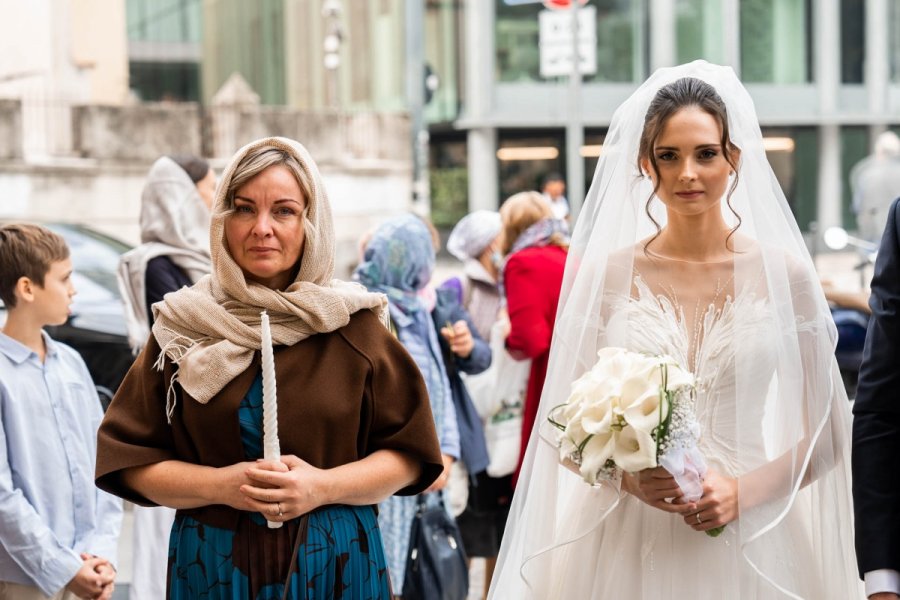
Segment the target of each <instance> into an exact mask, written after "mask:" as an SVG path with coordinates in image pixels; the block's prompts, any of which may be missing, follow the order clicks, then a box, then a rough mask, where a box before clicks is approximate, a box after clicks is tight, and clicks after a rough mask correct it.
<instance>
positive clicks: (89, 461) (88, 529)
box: [0, 224, 122, 600]
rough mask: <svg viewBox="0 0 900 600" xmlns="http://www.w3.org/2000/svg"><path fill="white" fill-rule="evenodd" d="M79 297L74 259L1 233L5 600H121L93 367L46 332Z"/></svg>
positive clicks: (0, 594) (118, 516)
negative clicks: (103, 483)
mask: <svg viewBox="0 0 900 600" xmlns="http://www.w3.org/2000/svg"><path fill="white" fill-rule="evenodd" d="M74 295H75V288H74V287H73V285H72V260H71V259H70V257H69V248H68V247H67V246H66V243H65V241H64V240H63V239H62V237H60V236H59V235H57V234H55V233H53V232H51V231H49V230H47V229H45V228H43V227H37V226H34V225H16V224H11V225H5V226H2V227H0V299H2V300H3V303H4V304H5V305H6V309H7V318H6V323H5V324H4V326H3V331H2V333H0V422H2V427H0V499H2V509H0V598H3V599H4V600H46V599H48V598H52V599H53V600H63V599H65V600H74V599H75V598H92V599H98V600H109V599H110V598H112V594H113V590H114V587H115V577H116V567H115V565H116V551H117V546H118V541H119V531H120V528H121V524H122V502H121V501H120V500H119V499H118V498H114V497H112V496H110V495H109V494H107V493H105V492H101V491H99V490H97V489H96V488H95V487H94V484H93V481H92V479H91V474H92V471H93V469H94V459H95V450H96V444H97V426H98V425H99V424H100V419H101V418H102V410H101V408H100V402H99V401H98V399H97V393H96V391H95V388H94V383H93V381H91V376H90V374H89V373H88V370H87V367H86V366H85V364H84V361H83V360H82V359H81V357H80V356H79V355H78V353H77V352H75V351H74V350H73V349H72V348H70V347H68V346H66V345H65V344H62V343H59V342H56V341H54V340H53V339H52V338H51V337H50V336H49V335H47V333H46V332H45V331H43V327H45V326H47V325H62V324H63V323H65V322H66V320H67V319H68V317H69V314H70V305H71V303H72V297H73V296H74Z"/></svg>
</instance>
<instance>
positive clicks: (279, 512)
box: [275, 502, 284, 517]
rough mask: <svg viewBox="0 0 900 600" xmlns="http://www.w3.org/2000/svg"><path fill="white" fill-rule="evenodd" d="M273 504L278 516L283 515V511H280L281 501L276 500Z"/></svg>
mask: <svg viewBox="0 0 900 600" xmlns="http://www.w3.org/2000/svg"><path fill="white" fill-rule="evenodd" d="M275 505H276V506H277V507H278V516H279V517H283V516H284V513H283V512H282V511H281V502H276V503H275Z"/></svg>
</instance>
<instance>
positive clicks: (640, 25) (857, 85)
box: [432, 0, 900, 230]
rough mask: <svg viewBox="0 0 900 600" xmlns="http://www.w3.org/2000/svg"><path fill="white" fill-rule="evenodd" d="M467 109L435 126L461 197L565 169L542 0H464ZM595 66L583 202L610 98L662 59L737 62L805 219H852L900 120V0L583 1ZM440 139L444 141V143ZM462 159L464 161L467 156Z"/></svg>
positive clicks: (563, 92)
mask: <svg viewBox="0 0 900 600" xmlns="http://www.w3.org/2000/svg"><path fill="white" fill-rule="evenodd" d="M457 4H458V6H459V10H461V11H463V12H464V20H463V36H462V39H463V44H462V46H461V56H462V57H463V58H462V62H463V69H462V70H463V72H464V74H465V75H464V80H463V81H462V82H461V83H460V87H461V88H462V89H463V94H462V102H461V106H462V111H461V113H460V115H459V116H458V118H456V119H453V120H452V121H451V123H450V124H449V125H450V126H447V124H436V125H433V126H432V141H433V148H432V161H433V163H436V164H433V165H432V176H434V174H435V173H438V174H439V173H440V172H441V169H445V168H446V169H454V168H455V169H460V168H463V167H464V168H465V173H466V180H467V182H466V187H467V191H468V193H467V196H468V202H467V207H468V208H469V209H477V208H496V207H497V206H498V204H499V202H501V201H502V200H503V199H505V198H506V197H508V196H509V195H511V194H513V193H515V192H518V191H521V190H523V189H533V188H536V187H537V186H538V184H539V181H540V179H541V177H542V176H543V175H545V174H546V173H548V172H554V171H555V172H561V173H564V174H565V173H567V171H568V172H569V173H571V172H572V169H571V168H567V166H568V165H569V162H570V160H571V159H572V158H573V157H572V156H571V155H572V154H574V152H572V151H571V150H570V149H567V144H566V126H567V125H568V124H569V117H570V115H571V107H572V104H571V98H570V97H569V89H570V87H569V85H568V83H567V80H566V78H553V79H544V78H541V76H540V74H539V57H540V50H539V45H538V13H539V12H540V11H541V10H543V6H542V5H541V4H539V3H524V4H523V3H521V0H520V1H519V2H516V1H515V0H492V1H491V2H485V1H484V0H466V1H465V2H463V3H461V4H459V3H457ZM588 4H589V6H593V8H594V10H595V11H596V62H597V70H596V73H595V74H592V75H588V76H585V77H584V78H583V83H582V85H581V91H580V99H579V101H578V103H577V112H578V113H579V117H580V122H581V123H582V124H583V127H584V129H583V138H584V141H583V143H582V144H581V145H580V148H579V150H578V156H576V157H574V160H577V161H582V168H581V172H582V173H583V177H584V180H583V181H582V182H576V184H575V185H572V183H573V182H571V181H570V182H569V189H570V200H572V201H573V203H574V204H578V203H579V201H580V200H581V197H583V193H584V191H585V190H586V189H587V188H588V187H589V184H590V178H591V177H592V175H593V170H594V167H595V165H596V160H597V156H598V154H599V151H600V149H601V147H602V142H603V137H604V135H605V132H606V129H607V127H608V126H609V121H610V119H611V117H612V113H613V111H614V110H615V108H616V107H617V106H618V105H619V104H620V103H621V102H622V101H624V100H625V99H626V98H627V97H628V96H629V95H630V94H631V93H632V92H633V91H634V89H635V88H636V87H637V86H638V85H639V84H640V82H641V81H643V80H644V79H645V78H646V77H647V76H648V75H649V74H650V73H652V72H653V70H655V69H656V68H659V67H664V66H671V65H675V64H680V63H683V62H687V61H691V60H694V59H697V58H703V59H706V60H709V61H711V62H716V63H720V64H727V65H730V66H732V67H733V68H734V69H735V71H736V72H737V73H738V75H739V76H740V77H741V79H742V80H743V81H744V82H745V83H746V85H747V88H748V89H749V91H750V94H751V96H752V97H753V99H754V102H755V104H756V109H757V112H758V114H759V118H760V123H761V126H762V128H763V135H764V137H765V139H766V145H767V153H768V157H769V161H770V163H771V164H772V166H773V169H774V170H775V173H776V175H777V176H778V178H779V180H780V182H781V184H782V187H783V188H784V191H785V195H786V196H787V198H788V201H789V203H790V205H791V207H792V209H793V210H794V212H795V214H796V216H797V219H798V221H799V223H800V226H801V228H802V229H804V230H808V229H809V228H810V226H811V224H812V223H814V222H817V224H818V227H819V228H820V229H821V228H823V227H826V226H829V225H836V224H844V225H845V226H846V227H848V228H850V229H852V228H853V227H854V226H855V222H854V220H853V214H852V211H851V210H850V192H849V189H848V184H847V180H848V174H849V171H850V169H851V167H852V166H853V165H854V164H855V163H856V162H857V161H858V160H860V159H862V158H863V157H864V156H866V155H867V154H868V153H869V152H870V148H871V143H870V142H871V140H874V137H875V136H876V135H877V134H878V133H880V132H881V131H883V130H885V129H887V128H898V125H900V3H897V2H891V1H888V0H868V1H864V0H815V1H813V0H652V2H651V1H650V0H590V1H589V3H588ZM441 146H445V147H446V148H445V149H443V148H441ZM463 161H464V162H463Z"/></svg>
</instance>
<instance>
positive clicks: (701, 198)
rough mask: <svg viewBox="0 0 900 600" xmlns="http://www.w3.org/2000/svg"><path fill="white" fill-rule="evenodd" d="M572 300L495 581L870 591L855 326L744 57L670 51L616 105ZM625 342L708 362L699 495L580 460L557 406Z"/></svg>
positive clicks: (748, 591) (580, 231) (707, 592)
mask: <svg viewBox="0 0 900 600" xmlns="http://www.w3.org/2000/svg"><path fill="white" fill-rule="evenodd" d="M561 298H562V299H563V300H562V303H561V305H560V311H559V314H558V316H557V325H556V329H555V335H554V339H553V347H552V350H551V357H550V364H549V368H548V376H547V382H546V384H545V386H544V391H543V396H542V399H541V407H540V412H539V415H538V419H537V421H536V424H535V428H534V431H533V432H532V436H531V439H530V443H529V446H528V451H527V454H526V457H525V463H524V466H523V468H522V476H521V479H520V481H519V484H518V487H517V490H516V495H515V498H514V500H513V507H512V511H511V514H510V518H509V522H508V524H507V528H506V535H505V537H504V540H503V546H502V548H501V551H500V556H499V564H498V566H497V570H496V573H495V576H494V579H493V582H492V586H491V594H490V595H491V597H492V598H496V599H498V600H499V599H506V598H538V599H545V598H567V599H568V598H572V599H574V598H578V599H582V598H595V599H613V598H629V599H631V598H647V599H654V600H656V599H659V598H694V599H705V598H729V599H746V598H753V599H761V598H817V599H818V598H841V599H847V598H861V597H862V593H861V588H860V584H859V582H858V580H857V574H856V568H855V559H854V552H853V526H852V513H851V506H850V478H849V461H848V457H849V454H848V441H849V410H848V406H847V397H846V395H845V393H844V390H843V387H842V386H841V384H840V377H839V375H838V370H837V366H836V364H835V361H834V344H835V340H836V333H835V328H834V325H833V323H832V321H831V317H830V312H829V310H828V306H827V304H826V302H825V298H824V296H823V294H822V291H821V288H820V287H819V284H818V280H817V278H816V273H815V271H814V268H813V263H812V261H811V259H810V256H809V254H808V252H807V250H806V247H805V245H804V243H803V239H802V237H801V235H800V232H799V230H798V228H797V224H796V222H795V221H794V218H793V216H792V215H791V212H790V209H789V208H788V205H787V202H786V201H785V198H784V194H783V193H782V191H781V189H780V187H779V185H778V182H777V181H776V179H775V175H774V174H773V172H772V170H771V168H770V166H769V164H768V162H767V161H766V156H765V152H764V149H763V140H762V136H761V133H760V129H759V123H758V122H757V118H756V114H755V110H754V107H753V103H752V101H751V99H750V96H749V95H748V93H747V91H746V90H745V89H744V87H743V86H742V85H741V83H740V82H739V81H738V79H737V78H736V76H735V75H734V73H733V71H732V70H731V69H730V68H727V67H719V66H715V65H711V64H708V63H706V62H703V61H696V62H693V63H690V64H688V65H683V66H680V67H675V68H670V69H661V70H659V71H657V72H656V73H655V74H654V75H653V76H652V77H651V78H650V79H649V80H648V81H647V82H645V83H644V84H643V85H642V86H641V87H640V88H639V89H638V90H637V91H636V92H635V93H634V94H633V95H632V96H631V98H629V99H628V101H626V102H625V103H624V104H623V105H622V106H621V107H620V108H619V109H618V110H617V111H616V113H615V115H614V116H613V120H612V124H611V126H610V129H609V134H608V135H607V138H606V140H605V142H604V147H603V153H602V155H601V158H600V161H599V164H598V166H597V171H596V173H595V175H594V180H593V184H592V186H591V190H590V192H589V194H588V198H587V201H586V203H585V207H584V210H583V212H582V214H581V216H580V218H579V219H578V224H577V227H576V229H575V232H574V235H573V239H572V246H571V248H570V252H569V258H568V262H567V265H566V275H565V279H564V283H563V292H562V296H561ZM606 346H619V347H624V348H628V349H631V350H636V351H642V352H648V353H652V354H668V355H670V356H672V357H673V358H675V359H676V360H677V361H679V363H680V364H681V365H682V366H684V367H685V368H688V369H690V370H691V371H692V372H693V373H694V374H695V376H696V378H697V382H698V394H697V405H696V412H697V416H698V419H699V421H700V423H701V427H702V434H701V439H700V442H699V447H700V450H701V451H702V452H703V454H704V456H705V458H706V461H707V463H708V464H709V471H708V473H707V475H706V478H705V480H704V482H703V490H704V491H703V496H702V498H701V499H700V500H698V501H697V502H692V503H691V502H685V501H683V500H682V499H681V491H680V489H679V488H678V485H677V484H676V483H675V481H674V480H673V479H672V477H671V476H669V475H668V473H666V472H665V471H664V470H662V469H652V470H647V471H642V472H640V473H633V474H626V475H625V476H624V477H623V478H622V479H621V480H618V481H605V482H603V483H599V484H597V485H595V486H590V485H588V484H587V483H585V482H584V481H583V480H582V479H581V478H580V476H579V475H578V474H576V473H573V472H572V471H570V470H568V469H567V468H566V467H565V466H562V465H561V464H560V462H559V454H558V451H557V448H556V444H555V442H554V440H555V437H554V434H553V430H552V427H551V426H550V425H549V423H548V422H547V414H548V412H549V410H550V409H551V408H552V407H554V406H558V405H560V404H562V403H564V402H565V401H566V399H567V396H568V393H569V389H570V385H571V382H572V381H573V380H575V379H576V378H578V377H579V376H580V375H581V374H582V373H584V372H585V371H586V370H587V369H589V368H590V367H591V366H592V365H593V364H594V363H595V361H596V358H597V351H598V350H599V349H600V348H603V347H606ZM723 525H724V526H725V530H724V532H723V533H722V534H721V535H720V536H718V537H711V536H709V535H706V534H704V531H706V530H709V529H712V528H717V527H720V526H723Z"/></svg>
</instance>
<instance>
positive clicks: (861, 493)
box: [852, 200, 900, 576]
mask: <svg viewBox="0 0 900 600" xmlns="http://www.w3.org/2000/svg"><path fill="white" fill-rule="evenodd" d="M869 305H870V306H871V308H872V317H871V318H870V320H869V330H868V334H867V335H866V346H865V352H864V355H863V362H862V365H861V367H860V373H859V387H858V390H857V397H856V402H855V404H854V407H853V415H854V420H853V458H852V465H853V503H854V513H855V517H856V555H857V561H858V564H859V571H860V576H862V575H864V574H865V573H866V572H868V571H872V570H875V569H895V570H898V571H900V475H898V470H897V461H898V459H900V200H898V201H894V204H893V205H892V206H891V210H890V212H889V215H888V223H887V228H886V229H885V232H884V236H883V237H882V240H881V248H880V249H879V251H878V258H877V260H876V262H875V275H874V277H873V279H872V297H871V299H870V300H869Z"/></svg>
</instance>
